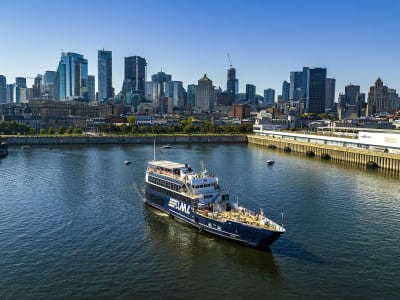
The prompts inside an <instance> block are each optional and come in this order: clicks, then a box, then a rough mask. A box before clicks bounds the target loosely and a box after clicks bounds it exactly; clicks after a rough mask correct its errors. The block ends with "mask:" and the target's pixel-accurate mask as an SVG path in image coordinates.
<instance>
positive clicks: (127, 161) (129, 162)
mask: <svg viewBox="0 0 400 300" xmlns="http://www.w3.org/2000/svg"><path fill="white" fill-rule="evenodd" d="M131 163H132V162H131V161H130V160H126V161H124V164H125V165H130V164H131Z"/></svg>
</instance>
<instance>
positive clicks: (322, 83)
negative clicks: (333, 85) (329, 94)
mask: <svg viewBox="0 0 400 300" xmlns="http://www.w3.org/2000/svg"><path fill="white" fill-rule="evenodd" d="M325 89H326V68H314V69H310V68H307V67H304V68H303V83H302V87H301V92H302V101H303V103H304V112H305V113H315V114H321V113H324V112H325Z"/></svg>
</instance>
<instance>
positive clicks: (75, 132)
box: [74, 128, 82, 134]
mask: <svg viewBox="0 0 400 300" xmlns="http://www.w3.org/2000/svg"><path fill="white" fill-rule="evenodd" d="M74 134H82V129H80V128H74Z"/></svg>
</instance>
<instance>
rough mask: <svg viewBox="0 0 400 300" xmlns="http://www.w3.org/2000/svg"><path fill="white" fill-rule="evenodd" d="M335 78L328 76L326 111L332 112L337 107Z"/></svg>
mask: <svg viewBox="0 0 400 300" xmlns="http://www.w3.org/2000/svg"><path fill="white" fill-rule="evenodd" d="M335 85H336V79H335V78H327V79H326V83H325V111H326V112H330V111H333V110H334V108H335Z"/></svg>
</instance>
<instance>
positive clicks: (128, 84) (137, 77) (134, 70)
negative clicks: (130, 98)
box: [122, 56, 147, 99]
mask: <svg viewBox="0 0 400 300" xmlns="http://www.w3.org/2000/svg"><path fill="white" fill-rule="evenodd" d="M146 72H147V63H146V59H144V58H142V57H140V56H130V57H125V76H124V83H123V86H122V93H123V94H126V93H131V94H133V95H138V96H139V98H141V99H144V95H145V88H146V84H145V83H146Z"/></svg>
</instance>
